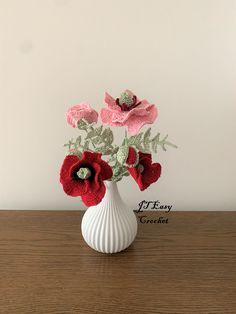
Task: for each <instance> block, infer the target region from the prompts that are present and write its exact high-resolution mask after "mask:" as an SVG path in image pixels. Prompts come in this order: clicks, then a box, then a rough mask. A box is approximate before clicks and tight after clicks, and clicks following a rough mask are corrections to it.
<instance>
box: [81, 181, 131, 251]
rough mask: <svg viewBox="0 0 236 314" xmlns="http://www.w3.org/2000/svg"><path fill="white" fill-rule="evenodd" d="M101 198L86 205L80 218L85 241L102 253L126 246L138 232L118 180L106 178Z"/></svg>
mask: <svg viewBox="0 0 236 314" xmlns="http://www.w3.org/2000/svg"><path fill="white" fill-rule="evenodd" d="M105 184H106V193H105V196H104V198H103V199H102V201H101V202H100V203H99V204H98V205H96V206H91V207H89V208H88V209H87V210H86V212H85V214H84V216H83V219H82V223H81V230H82V235H83V237H84V240H85V241H86V243H87V244H88V245H89V246H90V247H91V248H93V249H94V250H96V251H98V252H102V253H117V252H120V251H122V250H124V249H126V248H127V247H128V246H129V245H130V244H131V243H132V242H133V241H134V239H135V236H136V234H137V219H136V216H135V214H134V212H133V210H132V209H131V208H128V207H127V206H126V205H125V204H124V202H123V200H122V199H121V197H120V194H119V191H118V188H117V183H115V182H110V181H107V182H105Z"/></svg>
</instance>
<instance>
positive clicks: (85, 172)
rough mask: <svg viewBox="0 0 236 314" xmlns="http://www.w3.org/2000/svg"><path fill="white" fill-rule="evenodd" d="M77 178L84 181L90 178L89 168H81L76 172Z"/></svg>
mask: <svg viewBox="0 0 236 314" xmlns="http://www.w3.org/2000/svg"><path fill="white" fill-rule="evenodd" d="M76 174H77V176H78V178H80V179H82V180H86V179H88V178H90V177H91V174H92V173H91V171H90V169H89V168H83V167H81V168H80V169H79V170H78V171H77V172H76Z"/></svg>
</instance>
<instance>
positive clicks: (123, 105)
mask: <svg viewBox="0 0 236 314" xmlns="http://www.w3.org/2000/svg"><path fill="white" fill-rule="evenodd" d="M104 101H105V103H106V104H107V105H108V108H103V109H102V110H101V120H102V123H103V124H108V125H111V126H127V128H128V132H129V133H130V134H132V135H135V134H137V133H138V132H139V130H140V129H141V127H142V126H143V125H145V124H151V123H153V122H154V121H155V120H156V118H157V108H156V107H155V105H152V104H150V103H149V102H148V101H147V100H145V99H144V100H139V99H138V98H137V97H136V96H135V95H134V94H133V93H132V92H131V91H129V90H126V91H125V92H124V93H122V94H121V96H120V98H117V99H114V98H113V97H112V96H111V95H109V94H108V93H105V100H104Z"/></svg>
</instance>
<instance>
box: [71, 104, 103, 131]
mask: <svg viewBox="0 0 236 314" xmlns="http://www.w3.org/2000/svg"><path fill="white" fill-rule="evenodd" d="M66 118H67V122H68V124H69V125H71V126H72V127H73V128H75V127H77V122H78V121H79V120H80V119H85V120H86V121H88V122H89V123H92V122H97V121H98V113H97V111H96V110H94V109H93V108H91V107H90V105H89V104H88V103H86V102H82V103H80V104H78V105H75V106H73V107H70V108H69V109H68V110H67V113H66Z"/></svg>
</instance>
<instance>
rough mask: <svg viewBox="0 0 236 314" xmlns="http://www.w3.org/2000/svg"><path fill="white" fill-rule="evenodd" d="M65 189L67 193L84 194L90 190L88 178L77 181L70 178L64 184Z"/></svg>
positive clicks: (72, 194) (73, 194)
mask: <svg viewBox="0 0 236 314" xmlns="http://www.w3.org/2000/svg"><path fill="white" fill-rule="evenodd" d="M62 186H63V190H64V192H65V193H66V194H67V195H70V196H74V197H75V196H82V195H84V194H85V193H87V192H88V189H89V185H88V182H87V180H84V181H75V180H68V181H65V182H63V184H62Z"/></svg>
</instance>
